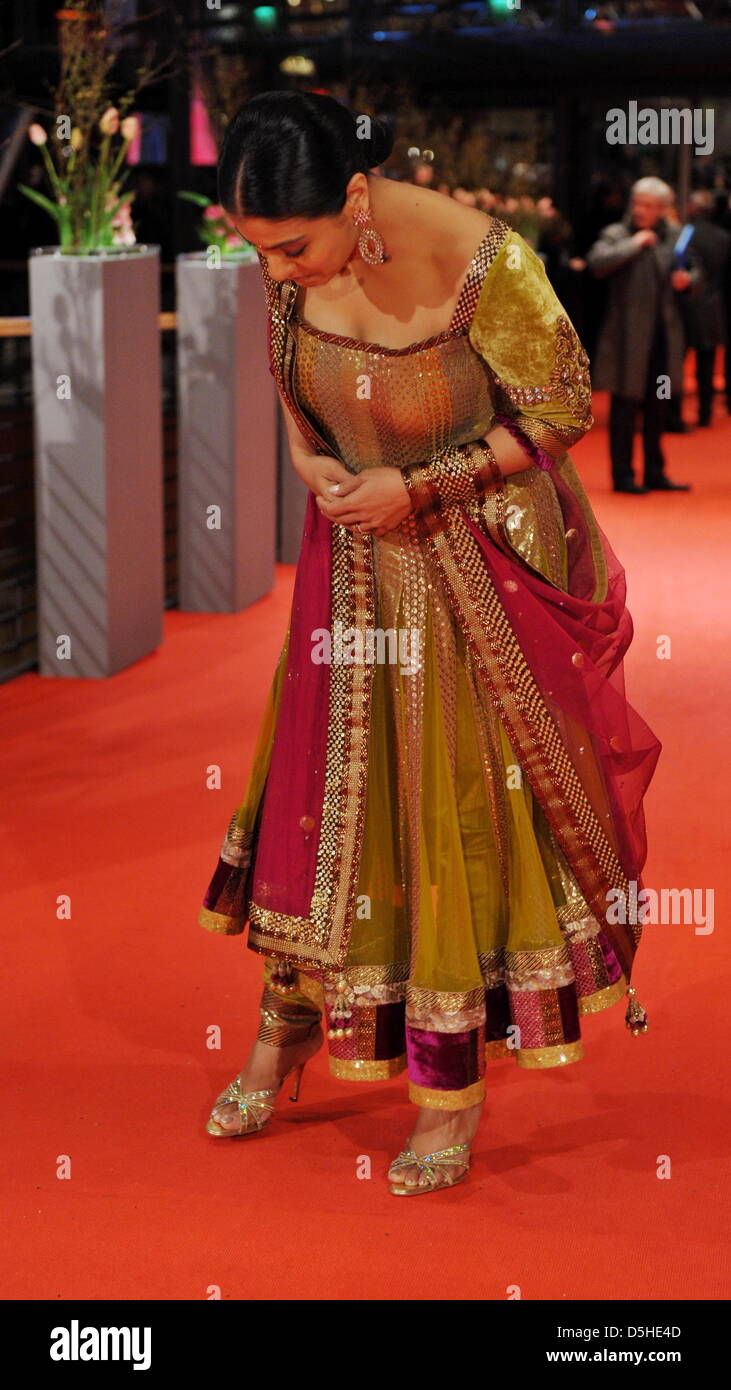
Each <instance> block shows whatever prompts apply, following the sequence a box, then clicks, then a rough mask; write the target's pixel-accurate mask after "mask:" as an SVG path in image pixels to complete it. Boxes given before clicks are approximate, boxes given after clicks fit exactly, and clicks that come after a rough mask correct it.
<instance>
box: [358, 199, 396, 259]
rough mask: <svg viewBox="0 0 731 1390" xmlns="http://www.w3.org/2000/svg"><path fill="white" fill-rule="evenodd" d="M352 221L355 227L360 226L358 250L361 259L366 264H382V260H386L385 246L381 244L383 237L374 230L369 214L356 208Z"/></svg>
mask: <svg viewBox="0 0 731 1390" xmlns="http://www.w3.org/2000/svg"><path fill="white" fill-rule="evenodd" d="M353 221H354V222H355V225H356V227H360V236H359V237H358V250H359V252H360V255H361V259H362V260H364V261H365V262H366V264H367V265H382V264H383V262H384V261H387V260H388V256H387V255H386V248H385V246H384V245H383V237H382V236H380V235H379V233H378V232H377V231H376V229H375V227H374V226H373V223H372V222H371V220H370V216H369V214H368V213H367V212H363V211H362V209H361V208H358V209H357V210H356V211H355V212H354V213H353Z"/></svg>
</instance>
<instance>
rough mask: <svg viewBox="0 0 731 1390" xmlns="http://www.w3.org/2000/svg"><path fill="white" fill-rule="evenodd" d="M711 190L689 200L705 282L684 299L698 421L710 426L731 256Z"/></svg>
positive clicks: (723, 338) (693, 242) (695, 247)
mask: <svg viewBox="0 0 731 1390" xmlns="http://www.w3.org/2000/svg"><path fill="white" fill-rule="evenodd" d="M714 212H715V200H714V197H713V194H712V193H709V192H708V191H707V190H705V189H697V190H696V191H695V192H694V193H691V195H690V197H689V199H688V220H689V222H691V223H692V224H693V226H694V231H693V236H692V238H691V241H690V243H689V244H690V246H691V247H692V248H693V251H694V253H695V255H696V256H697V258H698V260H699V261H700V264H701V267H702V270H703V284H702V285H701V286H700V287H699V289H698V292H697V294H693V295H688V296H687V297H686V300H685V304H684V309H685V321H686V328H687V343H688V347H692V348H695V370H696V377H697V380H698V424H699V426H705V425H710V423H711V414H712V411H713V368H714V364H715V361H716V348H717V347H719V346H720V345H721V344H724V343H726V337H727V335H726V311H725V299H724V296H725V292H726V280H727V276H728V273H729V259H730V258H731V235H730V234H729V233H728V232H727V231H724V229H723V227H719V226H718V225H717V224H716V223H715V222H714V221H713V220H712V219H713V216H714Z"/></svg>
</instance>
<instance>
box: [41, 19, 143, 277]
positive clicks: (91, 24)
mask: <svg viewBox="0 0 731 1390" xmlns="http://www.w3.org/2000/svg"><path fill="white" fill-rule="evenodd" d="M119 3H120V0H110V3H109V4H108V5H105V4H104V3H102V0H76V4H75V6H74V8H73V9H68V10H59V11H58V12H57V18H58V20H59V44H60V51H61V74H60V79H59V84H58V87H57V88H56V91H55V93H54V108H55V109H54V120H53V128H52V134H51V135H49V133H48V131H47V130H46V128H45V127H44V126H43V125H41V124H40V123H39V122H37V121H36V122H33V123H32V124H31V125H30V126H29V127H28V136H29V139H30V140H31V142H32V144H34V145H35V146H37V148H38V149H40V151H41V154H42V156H43V161H44V164H45V167H46V174H47V176H48V182H49V184H50V190H51V197H47V196H46V195H45V194H44V193H40V192H38V190H36V189H34V188H29V187H28V186H27V185H26V184H18V187H19V189H20V191H21V192H22V193H23V194H24V195H25V196H26V197H28V198H31V199H32V200H33V202H35V203H37V204H38V205H39V207H42V208H44V209H45V211H46V212H48V213H50V215H51V216H52V217H53V218H54V219H55V221H56V225H57V227H58V237H59V246H60V249H61V251H63V252H65V253H66V254H67V255H83V254H86V253H88V252H90V251H96V250H99V249H102V248H106V247H109V246H131V245H133V244H134V243H135V232H134V226H133V223H132V217H131V209H130V203H131V202H132V199H133V198H134V192H133V191H131V192H126V193H125V192H123V191H122V190H123V185H124V183H125V182H126V179H127V178H128V176H129V170H123V169H122V163H123V160H124V158H125V156H126V154H127V151H128V149H129V146H130V144H131V142H132V141H133V140H134V139H135V138H136V136H137V134H138V132H139V120H138V117H137V116H134V115H130V114H128V112H129V108H130V106H131V105H132V103H133V101H134V100H135V98H136V96H137V93H138V92H139V90H140V88H141V87H142V86H145V85H148V84H149V82H150V81H151V80H152V79H153V78H154V77H156V76H157V75H158V73H159V72H161V71H162V69H164V68H165V67H166V65H167V61H168V60H165V61H164V62H163V63H162V64H161V65H160V67H159V68H158V69H156V70H155V71H153V70H151V69H150V68H148V67H147V66H145V65H143V66H142V67H141V68H140V69H139V70H138V73H137V86H136V87H135V88H134V89H133V90H132V91H128V92H127V93H125V95H124V96H122V97H120V98H119V100H116V101H115V100H114V99H113V97H112V95H111V91H110V77H109V75H110V69H111V67H112V66H113V64H114V62H115V55H114V52H113V51H112V49H113V47H114V45H112V44H110V41H109V35H110V32H111V31H112V26H111V25H110V24H109V16H110V14H114V13H115V11H116V8H117V7H118V5H119ZM49 145H51V147H52V149H53V155H52V154H51V151H50V150H49Z"/></svg>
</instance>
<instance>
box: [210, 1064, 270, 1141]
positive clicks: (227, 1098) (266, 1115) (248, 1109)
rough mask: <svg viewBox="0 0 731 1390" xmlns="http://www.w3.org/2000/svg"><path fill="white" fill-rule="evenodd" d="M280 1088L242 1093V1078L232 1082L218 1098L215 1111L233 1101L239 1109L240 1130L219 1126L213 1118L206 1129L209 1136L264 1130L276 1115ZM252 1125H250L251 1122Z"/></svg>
mask: <svg viewBox="0 0 731 1390" xmlns="http://www.w3.org/2000/svg"><path fill="white" fill-rule="evenodd" d="M278 1091H279V1087H278V1086H275V1087H273V1088H271V1089H269V1090H267V1091H242V1090H241V1078H240V1077H238V1076H237V1077H236V1078H235V1080H234V1081H230V1082H229V1084H228V1086H227V1087H226V1089H225V1091H222V1092H221V1094H220V1096H219V1097H218V1099H217V1101H216V1104H215V1105H214V1107H213V1109H214V1110H217V1109H218V1107H219V1105H227V1104H230V1102H231V1101H233V1102H234V1103H235V1104H236V1105H237V1106H238V1109H239V1127H238V1129H237V1130H236V1129H228V1128H226V1127H225V1126H224V1125H219V1124H218V1122H217V1121H216V1120H214V1118H213V1116H212V1115H211V1118H210V1119H209V1121H208V1124H207V1125H206V1129H207V1130H208V1133H209V1134H216V1135H218V1134H220V1133H221V1132H223V1133H224V1134H248V1133H249V1132H250V1131H251V1130H253V1129H263V1128H264V1126H265V1125H266V1124H268V1123H269V1121H270V1120H271V1118H272V1115H273V1113H274V1099H273V1098H274V1097H275V1096H276V1095H277V1093H278ZM250 1120H251V1121H252V1123H249V1121H250Z"/></svg>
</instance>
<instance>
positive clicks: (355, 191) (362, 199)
mask: <svg viewBox="0 0 731 1390" xmlns="http://www.w3.org/2000/svg"><path fill="white" fill-rule="evenodd" d="M345 201H346V203H347V206H348V211H349V212H351V213H353V212H356V211H357V210H358V209H359V208H360V209H361V211H362V212H366V211H367V208H368V178H367V175H366V174H362V173H361V172H360V170H359V171H358V173H357V174H351V176H350V179H349V180H348V183H347V186H346V189H345Z"/></svg>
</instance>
